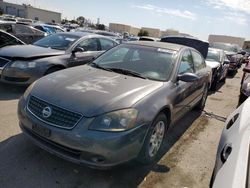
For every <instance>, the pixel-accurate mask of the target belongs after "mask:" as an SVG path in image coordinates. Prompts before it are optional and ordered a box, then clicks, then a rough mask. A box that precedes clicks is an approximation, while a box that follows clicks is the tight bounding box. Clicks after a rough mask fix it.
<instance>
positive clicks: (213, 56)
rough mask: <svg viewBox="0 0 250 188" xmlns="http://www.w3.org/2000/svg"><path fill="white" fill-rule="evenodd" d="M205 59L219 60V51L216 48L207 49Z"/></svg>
mask: <svg viewBox="0 0 250 188" xmlns="http://www.w3.org/2000/svg"><path fill="white" fill-rule="evenodd" d="M206 60H213V61H218V62H219V61H220V52H218V51H216V50H209V51H208V53H207V58H206Z"/></svg>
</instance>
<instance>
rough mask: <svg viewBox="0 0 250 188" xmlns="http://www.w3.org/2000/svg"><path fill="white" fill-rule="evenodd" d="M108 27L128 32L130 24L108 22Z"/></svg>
mask: <svg viewBox="0 0 250 188" xmlns="http://www.w3.org/2000/svg"><path fill="white" fill-rule="evenodd" d="M109 29H110V30H111V31H114V32H118V33H121V34H122V33H125V32H128V33H130V30H131V26H130V25H124V24H118V23H110V24H109Z"/></svg>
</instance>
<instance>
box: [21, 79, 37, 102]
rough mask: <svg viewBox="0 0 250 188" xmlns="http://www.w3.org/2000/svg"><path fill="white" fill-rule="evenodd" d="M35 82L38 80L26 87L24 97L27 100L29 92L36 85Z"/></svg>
mask: <svg viewBox="0 0 250 188" xmlns="http://www.w3.org/2000/svg"><path fill="white" fill-rule="evenodd" d="M35 83H36V82H33V83H32V84H31V85H30V86H29V87H28V88H27V89H26V91H25V92H24V94H23V98H24V99H25V100H26V99H27V98H28V96H29V94H30V92H31V90H32V88H33V87H34V85H35Z"/></svg>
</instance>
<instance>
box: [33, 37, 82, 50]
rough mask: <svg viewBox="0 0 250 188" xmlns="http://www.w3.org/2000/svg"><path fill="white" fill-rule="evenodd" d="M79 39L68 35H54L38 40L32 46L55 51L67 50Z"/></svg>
mask: <svg viewBox="0 0 250 188" xmlns="http://www.w3.org/2000/svg"><path fill="white" fill-rule="evenodd" d="M79 38H80V37H79V36H75V35H69V34H63V33H62V34H54V35H50V36H47V37H44V38H42V39H40V40H39V41H37V42H35V43H34V45H37V46H41V47H46V48H53V49H57V50H67V49H68V48H69V47H70V46H71V45H72V44H73V43H74V42H75V41H76V40H78V39H79Z"/></svg>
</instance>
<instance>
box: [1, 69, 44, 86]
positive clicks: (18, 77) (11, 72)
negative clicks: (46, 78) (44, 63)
mask: <svg viewBox="0 0 250 188" xmlns="http://www.w3.org/2000/svg"><path fill="white" fill-rule="evenodd" d="M42 76H43V73H42V72H41V71H40V70H39V68H29V69H19V68H13V67H5V68H4V69H2V70H0V81H1V82H4V83H8V84H17V85H29V84H31V83H33V82H34V81H36V80H37V79H39V78H40V77H42Z"/></svg>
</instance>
